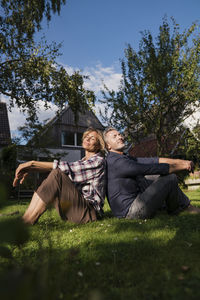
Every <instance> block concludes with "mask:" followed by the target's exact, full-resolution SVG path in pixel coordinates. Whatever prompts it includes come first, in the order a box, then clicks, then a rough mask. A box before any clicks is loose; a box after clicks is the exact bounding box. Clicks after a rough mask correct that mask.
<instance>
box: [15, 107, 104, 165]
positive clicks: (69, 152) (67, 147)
mask: <svg viewBox="0 0 200 300" xmlns="http://www.w3.org/2000/svg"><path fill="white" fill-rule="evenodd" d="M88 127H94V128H96V129H99V130H104V126H103V125H102V124H101V122H100V121H99V120H98V118H97V117H96V115H95V114H94V112H92V111H91V110H87V111H86V112H85V113H78V121H77V123H76V122H75V116H74V113H73V111H72V109H71V108H70V107H69V106H67V107H66V108H65V109H64V110H63V111H62V112H61V113H60V114H59V115H56V116H55V117H54V118H53V119H52V120H50V121H49V122H48V123H47V124H46V125H45V128H44V130H43V131H42V133H41V135H39V138H38V141H37V145H39V148H38V149H35V150H34V157H35V156H36V157H37V159H38V160H41V161H42V160H43V161H45V160H46V158H47V157H49V156H50V157H52V159H54V158H56V157H60V159H61V160H67V161H68V162H72V161H76V160H79V159H81V158H82V157H83V156H84V150H83V148H82V135H83V132H84V131H85V130H86V129H87V128H88ZM30 144H33V145H34V138H33V139H32V140H31V141H30V142H29V143H28V145H30ZM28 145H27V146H28ZM22 151H23V154H22ZM28 155H30V152H29V153H27V154H26V149H25V148H24V147H23V148H22V149H21V151H20V149H19V153H18V159H19V160H30V159H33V158H31V157H28ZM22 156H23V158H22Z"/></svg>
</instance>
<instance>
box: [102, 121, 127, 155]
mask: <svg viewBox="0 0 200 300" xmlns="http://www.w3.org/2000/svg"><path fill="white" fill-rule="evenodd" d="M103 136H104V141H105V143H106V148H107V150H108V151H112V152H122V151H123V150H124V148H125V143H124V138H123V136H122V135H121V133H120V132H119V131H117V130H116V129H115V128H114V127H108V128H107V129H105V131H104V133H103Z"/></svg>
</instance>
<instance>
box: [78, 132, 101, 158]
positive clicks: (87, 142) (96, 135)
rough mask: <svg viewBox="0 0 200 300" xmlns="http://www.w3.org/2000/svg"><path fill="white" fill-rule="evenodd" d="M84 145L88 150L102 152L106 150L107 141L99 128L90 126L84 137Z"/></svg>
mask: <svg viewBox="0 0 200 300" xmlns="http://www.w3.org/2000/svg"><path fill="white" fill-rule="evenodd" d="M82 146H83V148H84V149H85V150H87V151H88V152H95V153H97V152H102V153H104V151H105V142H104V139H103V136H102V133H101V131H100V130H98V129H94V128H92V127H90V128H88V129H87V130H86V131H85V132H84V133H83V137H82Z"/></svg>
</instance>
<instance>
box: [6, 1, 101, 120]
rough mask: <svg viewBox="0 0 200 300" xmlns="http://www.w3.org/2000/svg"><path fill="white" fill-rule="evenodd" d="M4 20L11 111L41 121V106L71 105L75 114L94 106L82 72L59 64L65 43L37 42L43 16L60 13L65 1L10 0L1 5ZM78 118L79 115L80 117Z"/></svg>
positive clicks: (7, 90)
mask: <svg viewBox="0 0 200 300" xmlns="http://www.w3.org/2000/svg"><path fill="white" fill-rule="evenodd" d="M0 3H1V9H2V10H3V14H2V16H1V17H0V93H2V94H3V95H5V96H7V97H9V100H10V108H12V107H13V106H14V105H16V106H17V107H18V108H20V109H21V110H22V111H23V112H25V111H27V112H28V115H29V118H30V119H31V120H34V119H37V110H38V109H39V106H40V105H41V103H40V102H39V100H41V101H43V102H44V103H45V107H46V108H48V107H49V105H50V103H54V104H55V105H57V106H58V107H60V108H61V109H62V107H63V106H64V105H65V103H67V102H68V103H69V105H70V106H71V108H72V110H73V111H74V112H75V115H76V111H80V110H85V109H86V108H87V104H93V103H94V100H95V97H94V93H93V92H91V91H88V90H86V89H85V88H84V87H83V83H84V79H86V78H87V77H86V76H82V75H81V74H80V73H79V72H74V74H72V75H69V74H68V73H67V71H66V70H65V68H64V67H63V66H61V65H59V64H58V63H57V62H56V58H57V57H58V56H59V55H60V53H59V51H60V47H61V44H59V45H57V44H55V43H52V44H51V45H48V44H47V42H46V41H45V38H42V39H41V41H40V42H38V43H36V42H35V41H34V34H35V32H36V31H37V30H40V29H41V21H42V19H43V16H45V17H46V18H47V20H48V21H49V20H50V19H51V14H52V13H56V12H58V13H59V12H60V9H61V5H62V4H64V3H65V0H42V1H41V0H20V1H15V0H8V1H4V0H2V1H1V2H0ZM76 116H77V115H76Z"/></svg>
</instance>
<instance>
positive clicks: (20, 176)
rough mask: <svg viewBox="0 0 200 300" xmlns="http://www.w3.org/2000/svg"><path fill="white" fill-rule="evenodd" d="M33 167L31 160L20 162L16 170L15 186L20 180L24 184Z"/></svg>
mask: <svg viewBox="0 0 200 300" xmlns="http://www.w3.org/2000/svg"><path fill="white" fill-rule="evenodd" d="M30 168H31V161H28V162H26V163H23V164H20V165H19V166H18V168H17V169H16V172H15V178H14V180H13V186H14V187H15V186H16V185H17V183H18V181H19V180H20V182H19V183H20V184H22V183H23V182H24V180H25V178H26V177H27V176H28V174H29V172H30Z"/></svg>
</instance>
